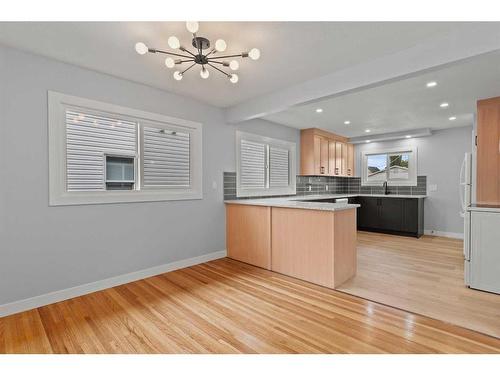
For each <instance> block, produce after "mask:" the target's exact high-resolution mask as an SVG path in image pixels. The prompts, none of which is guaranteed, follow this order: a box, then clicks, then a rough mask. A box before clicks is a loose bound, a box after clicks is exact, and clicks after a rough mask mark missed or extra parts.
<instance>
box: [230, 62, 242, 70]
mask: <svg viewBox="0 0 500 375" xmlns="http://www.w3.org/2000/svg"><path fill="white" fill-rule="evenodd" d="M229 67H230V68H231V70H238V69H239V67H240V63H239V62H238V61H236V60H233V61H231V62H230V63H229Z"/></svg>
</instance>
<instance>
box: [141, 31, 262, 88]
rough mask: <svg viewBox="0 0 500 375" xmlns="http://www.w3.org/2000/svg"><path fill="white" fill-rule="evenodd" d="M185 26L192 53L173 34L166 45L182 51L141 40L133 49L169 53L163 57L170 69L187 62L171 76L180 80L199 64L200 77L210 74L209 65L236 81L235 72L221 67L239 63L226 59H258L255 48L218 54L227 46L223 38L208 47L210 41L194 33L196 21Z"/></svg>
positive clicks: (235, 67) (233, 81) (232, 68)
mask: <svg viewBox="0 0 500 375" xmlns="http://www.w3.org/2000/svg"><path fill="white" fill-rule="evenodd" d="M186 28H187V29H188V31H189V32H190V33H192V34H193V39H192V41H191V44H192V45H193V47H194V48H195V49H196V51H195V52H194V53H193V52H191V51H189V50H188V49H187V48H185V47H183V46H182V45H181V43H180V42H179V39H178V38H177V37H175V36H171V37H170V38H168V45H169V47H170V48H172V49H173V50H180V51H181V52H183V53H177V52H170V51H163V50H159V49H156V48H149V47H148V46H146V45H145V44H144V43H142V42H139V43H136V45H135V50H136V52H137V53H138V54H139V55H145V54H146V53H148V52H149V53H161V54H165V55H169V57H167V58H166V59H165V65H166V66H167V68H170V69H172V68H174V67H176V66H179V68H181V67H182V68H184V67H183V64H185V63H187V64H189V66H188V67H187V68H185V69H179V70H176V71H175V72H174V74H173V76H174V79H176V80H177V81H180V80H181V79H182V77H184V74H185V73H186V72H187V71H188V70H190V69H191V68H193V67H194V66H195V65H201V70H200V76H201V78H203V79H207V78H208V77H209V76H210V72H209V70H208V67H211V68H213V69H214V70H216V71H218V72H220V73H222V74H224V75H225V76H226V77H227V78H228V79H229V81H230V82H232V83H236V82H238V75H237V74H236V73H228V72H226V71H224V70H223V68H229V69H230V70H232V71H236V70H238V69H239V67H240V64H239V62H238V61H237V60H231V61H227V59H231V58H239V57H243V58H244V57H250V58H251V59H252V60H258V59H259V57H260V51H259V50H258V49H257V48H252V49H251V50H250V51H248V52H242V53H238V54H234V55H224V56H219V55H218V54H219V53H221V52H224V51H225V50H226V48H227V44H226V42H225V41H224V40H223V39H217V40H216V41H215V46H214V47H213V48H210V41H209V40H208V39H207V38H204V37H201V36H197V35H196V32H197V31H198V29H199V25H198V22H186ZM205 51H206V52H205ZM170 56H175V57H177V58H176V59H174V58H172V57H170ZM216 65H219V66H220V68H218V67H217V66H216Z"/></svg>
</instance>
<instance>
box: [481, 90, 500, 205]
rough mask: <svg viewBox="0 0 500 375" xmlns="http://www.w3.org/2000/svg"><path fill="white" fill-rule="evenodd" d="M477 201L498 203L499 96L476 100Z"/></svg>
mask: <svg viewBox="0 0 500 375" xmlns="http://www.w3.org/2000/svg"><path fill="white" fill-rule="evenodd" d="M476 198H477V203H479V204H493V205H498V204H500V97H496V98H491V99H485V100H480V101H478V102H477V197H476Z"/></svg>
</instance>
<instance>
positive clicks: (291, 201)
mask: <svg viewBox="0 0 500 375" xmlns="http://www.w3.org/2000/svg"><path fill="white" fill-rule="evenodd" d="M364 196H366V197H390V198H426V197H427V196H426V195H397V194H392V195H391V194H389V195H384V194H321V195H296V196H290V197H281V198H257V199H236V200H227V201H224V203H228V204H243V205H250V206H268V207H284V208H300V209H306V210H321V211H341V210H348V209H352V208H356V207H360V205H359V204H350V203H328V202H300V201H301V200H314V199H334V198H350V197H364Z"/></svg>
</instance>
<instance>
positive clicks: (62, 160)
mask: <svg viewBox="0 0 500 375" xmlns="http://www.w3.org/2000/svg"><path fill="white" fill-rule="evenodd" d="M66 107H77V108H82V109H84V110H89V111H94V112H95V111H101V112H104V113H108V114H113V115H114V116H116V117H117V118H123V119H127V120H130V119H133V121H137V122H138V123H139V127H138V129H137V132H138V133H137V134H138V138H139V140H138V142H139V143H140V142H141V140H140V137H141V135H140V131H141V120H142V121H148V120H150V121H154V122H156V123H163V124H165V126H166V127H179V128H182V130H183V131H189V132H190V133H191V134H192V135H193V136H192V144H191V155H190V168H191V171H190V175H191V186H190V188H189V189H185V188H181V189H174V188H171V189H144V190H123V191H120V190H108V191H89V192H81V191H78V192H68V191H67V190H66V122H65V110H66ZM48 132H49V205H50V206H60V205H78V204H105V203H127V202H152V201H169V200H188V199H202V198H203V186H202V124H200V123H197V122H193V121H188V120H182V119H178V118H174V117H169V116H164V115H160V114H157V113H152V112H146V111H141V110H137V109H132V108H127V107H122V106H118V105H114V104H109V103H104V102H100V101H96V100H91V99H85V98H80V97H76V96H71V95H66V94H62V93H58V92H53V91H48ZM137 164H139V165H138V169H140V163H137ZM139 172H140V171H139ZM139 176H140V174H137V175H136V185H137V184H139V183H140V182H141V181H139V178H138V177H139Z"/></svg>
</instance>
